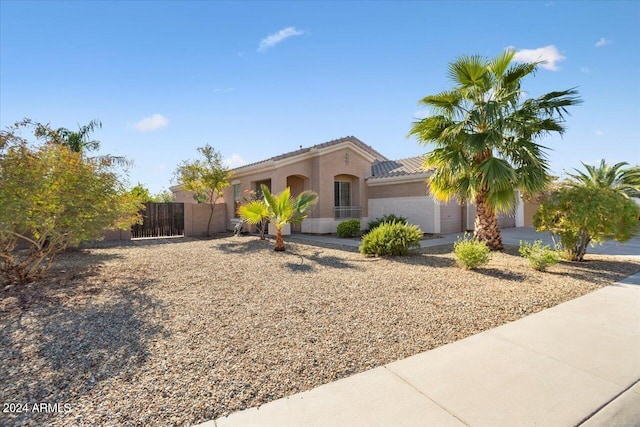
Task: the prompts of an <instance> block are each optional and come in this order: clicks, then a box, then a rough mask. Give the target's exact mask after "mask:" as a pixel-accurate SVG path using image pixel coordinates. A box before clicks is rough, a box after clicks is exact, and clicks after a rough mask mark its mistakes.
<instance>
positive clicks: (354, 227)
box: [338, 219, 360, 237]
mask: <svg viewBox="0 0 640 427" xmlns="http://www.w3.org/2000/svg"><path fill="white" fill-rule="evenodd" d="M359 235H360V220H359V219H350V220H347V221H342V222H341V223H340V224H338V236H340V237H356V236H359Z"/></svg>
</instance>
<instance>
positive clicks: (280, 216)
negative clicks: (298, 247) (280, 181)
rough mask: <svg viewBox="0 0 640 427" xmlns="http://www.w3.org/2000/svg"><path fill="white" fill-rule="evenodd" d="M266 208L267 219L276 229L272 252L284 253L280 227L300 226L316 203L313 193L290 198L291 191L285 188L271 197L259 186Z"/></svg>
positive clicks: (304, 193) (307, 192)
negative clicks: (288, 225)
mask: <svg viewBox="0 0 640 427" xmlns="http://www.w3.org/2000/svg"><path fill="white" fill-rule="evenodd" d="M260 188H261V190H262V194H263V195H264V204H265V205H266V207H267V212H268V219H269V221H270V222H271V223H272V224H273V226H274V227H275V228H276V245H275V247H274V248H273V250H274V251H284V250H285V247H284V240H283V238H282V227H284V226H285V225H287V224H300V223H301V222H302V221H303V220H304V219H305V218H306V217H307V216H308V215H309V213H311V211H312V210H313V207H314V206H315V204H316V203H317V201H318V194H317V193H316V192H314V191H303V192H302V193H300V194H299V195H298V197H295V198H294V197H291V189H290V188H289V187H287V188H286V189H285V190H284V191H283V192H282V193H280V194H276V195H273V194H271V192H270V191H269V188H267V186H266V185H264V184H262V185H261V186H260Z"/></svg>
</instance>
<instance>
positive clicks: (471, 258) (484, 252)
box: [453, 234, 491, 270]
mask: <svg viewBox="0 0 640 427" xmlns="http://www.w3.org/2000/svg"><path fill="white" fill-rule="evenodd" d="M490 253H491V250H490V249H489V246H487V244H486V243H484V242H481V241H479V240H475V239H473V238H472V237H470V236H469V235H467V234H465V236H464V238H460V237H459V238H458V240H457V241H456V242H455V243H454V244H453V254H454V255H455V258H456V263H457V264H458V266H459V267H462V268H464V269H465V270H473V269H474V268H478V267H480V266H482V265H485V264H487V263H488V262H489V259H490Z"/></svg>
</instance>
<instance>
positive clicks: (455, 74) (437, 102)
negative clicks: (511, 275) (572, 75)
mask: <svg viewBox="0 0 640 427" xmlns="http://www.w3.org/2000/svg"><path fill="white" fill-rule="evenodd" d="M514 55H515V52H514V51H513V50H506V51H504V52H503V53H502V54H501V55H499V56H497V57H496V58H493V59H487V58H484V57H481V56H462V57H460V58H458V59H457V60H456V61H455V62H453V63H451V64H450V65H449V77H450V78H451V80H452V81H453V82H454V84H455V86H454V88H453V89H451V90H449V91H444V92H440V93H438V94H436V95H431V96H427V97H425V98H423V99H422V100H421V101H420V104H422V105H426V106H427V107H429V108H430V109H431V111H432V115H430V116H428V117H426V118H424V119H421V120H418V121H416V122H414V124H413V126H412V128H411V131H410V132H409V136H411V135H415V136H416V137H417V139H418V142H419V143H420V144H425V145H428V144H433V145H434V146H435V148H434V149H433V150H432V151H431V152H429V153H427V155H426V159H425V162H424V165H423V166H424V168H425V170H433V173H432V175H431V176H430V177H429V179H428V181H427V182H428V184H429V188H430V191H431V194H432V195H433V197H434V198H436V199H437V200H439V201H444V202H447V201H449V200H450V199H451V198H456V199H458V201H459V202H461V203H465V202H473V203H475V204H476V207H477V210H476V218H475V224H474V227H475V228H474V237H475V238H476V239H478V240H481V241H484V242H486V243H487V244H488V245H489V247H490V248H491V249H493V250H500V249H502V237H501V236H500V230H499V229H498V222H497V217H496V214H497V213H498V212H504V213H506V212H512V211H513V209H514V208H515V205H516V194H515V190H521V191H522V192H525V193H528V194H535V193H537V192H539V191H541V190H543V189H544V188H545V187H546V185H547V184H548V183H549V182H550V178H549V174H548V173H549V167H548V162H547V156H546V153H545V150H546V147H543V146H542V145H539V144H537V143H536V142H535V141H536V140H538V139H540V138H542V137H543V136H546V135H548V134H551V133H553V132H557V133H559V134H563V133H564V130H565V128H564V126H563V124H564V121H565V120H564V115H565V114H566V113H567V110H566V108H567V107H569V106H572V105H576V104H579V103H580V102H581V101H580V99H579V97H578V96H577V91H576V90H575V89H569V90H564V91H559V92H550V93H547V94H545V95H542V96H540V97H538V98H527V99H524V98H525V92H524V91H523V90H522V88H521V82H522V80H523V79H524V78H525V77H527V76H528V75H531V74H533V73H534V72H535V71H536V69H537V67H538V65H539V64H540V63H525V64H514V63H512V62H513V57H514ZM523 99H524V100H523Z"/></svg>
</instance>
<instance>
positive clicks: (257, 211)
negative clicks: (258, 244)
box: [238, 200, 269, 240]
mask: <svg viewBox="0 0 640 427" xmlns="http://www.w3.org/2000/svg"><path fill="white" fill-rule="evenodd" d="M238 215H239V216H240V218H242V219H243V220H244V221H245V222H248V223H249V224H253V225H259V226H260V240H264V229H265V225H266V222H267V220H268V219H269V206H267V204H266V203H265V201H264V200H251V201H250V202H248V203H247V204H244V205H242V206H240V207H239V208H238Z"/></svg>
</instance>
